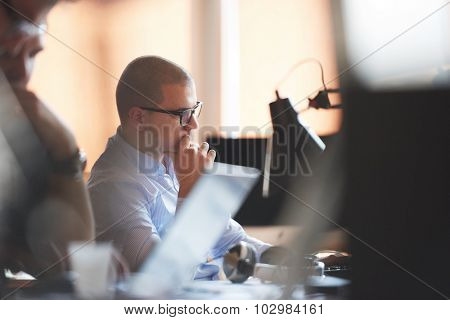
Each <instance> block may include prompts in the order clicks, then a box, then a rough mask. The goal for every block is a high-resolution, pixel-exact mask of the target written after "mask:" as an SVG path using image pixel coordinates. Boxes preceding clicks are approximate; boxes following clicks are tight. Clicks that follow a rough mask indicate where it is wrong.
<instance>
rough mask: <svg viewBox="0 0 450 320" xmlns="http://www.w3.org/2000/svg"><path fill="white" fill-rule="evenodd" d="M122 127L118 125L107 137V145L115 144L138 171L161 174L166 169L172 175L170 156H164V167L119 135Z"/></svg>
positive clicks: (145, 173) (146, 173)
mask: <svg viewBox="0 0 450 320" xmlns="http://www.w3.org/2000/svg"><path fill="white" fill-rule="evenodd" d="M121 132H122V129H121V127H120V126H119V127H118V128H117V132H116V134H115V135H114V136H112V137H111V138H109V140H108V144H107V147H108V148H110V147H113V146H116V147H117V148H118V149H119V150H120V152H121V153H122V154H123V155H124V156H125V157H126V158H127V160H129V161H130V162H131V163H132V164H133V166H135V167H136V168H137V170H138V171H139V173H141V174H144V175H146V176H148V175H153V176H154V175H158V176H162V175H164V174H165V173H166V171H168V173H169V175H170V176H172V177H173V176H174V175H175V174H174V168H173V163H172V160H171V159H170V157H167V156H164V158H163V161H162V162H163V163H165V164H166V165H167V166H168V167H167V170H166V167H165V166H164V164H163V163H161V162H159V161H157V160H155V159H154V158H153V157H152V156H150V155H148V154H146V153H143V152H140V151H139V150H138V149H136V148H135V147H133V146H132V145H130V144H129V143H128V142H127V141H126V140H125V139H124V138H123V137H122V135H121Z"/></svg>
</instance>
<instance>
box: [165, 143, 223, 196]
mask: <svg viewBox="0 0 450 320" xmlns="http://www.w3.org/2000/svg"><path fill="white" fill-rule="evenodd" d="M215 158H216V152H215V151H214V150H209V145H208V143H206V142H203V143H202V144H201V145H200V146H198V145H196V144H193V143H191V139H190V138H189V136H184V137H183V138H182V139H181V141H180V145H179V149H178V153H177V154H176V155H175V157H174V167H175V172H176V174H177V178H178V181H179V182H180V192H179V194H178V196H179V197H180V198H184V197H186V195H187V194H188V193H189V191H191V189H192V187H193V186H194V184H195V182H196V181H197V180H198V178H199V177H200V175H201V174H202V172H203V171H204V170H205V169H208V168H210V167H211V166H212V164H213V162H214V159H215Z"/></svg>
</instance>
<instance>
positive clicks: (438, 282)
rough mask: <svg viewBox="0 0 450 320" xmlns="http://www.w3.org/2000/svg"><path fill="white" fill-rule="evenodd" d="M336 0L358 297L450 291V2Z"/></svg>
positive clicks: (348, 222)
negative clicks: (449, 73) (449, 18)
mask: <svg viewBox="0 0 450 320" xmlns="http://www.w3.org/2000/svg"><path fill="white" fill-rule="evenodd" d="M331 3H332V11H333V14H334V15H333V20H334V30H335V31H336V48H337V52H338V61H339V71H340V72H341V73H342V74H343V78H341V79H340V80H341V81H340V82H341V84H342V89H343V90H342V92H343V94H342V100H343V106H344V108H345V114H344V141H345V146H344V148H343V156H344V165H343V167H342V168H341V170H342V171H343V172H344V175H345V178H346V179H345V180H346V181H345V183H346V188H345V196H344V197H343V199H344V203H343V207H342V212H343V216H342V219H341V220H340V223H341V224H342V225H344V226H345V227H346V230H347V231H348V233H349V234H350V235H351V237H350V250H351V252H352V254H353V258H352V269H353V271H352V277H353V278H352V290H351V292H352V298H355V299H445V298H448V297H449V296H450V275H449V273H448V272H446V270H445V269H446V268H445V266H446V265H447V262H448V258H447V257H446V256H447V254H446V252H448V247H449V242H448V230H450V219H449V212H450V197H449V191H450V166H449V146H450V141H449V136H450V132H449V129H450V126H449V124H448V119H450V105H449V101H450V90H449V88H450V81H449V80H450V78H449V77H448V76H447V77H443V79H444V80H436V78H438V79H441V78H442V77H441V76H440V75H441V74H442V73H443V72H444V73H445V72H447V74H448V70H449V67H450V63H449V62H450V61H449V59H450V55H449V52H450V51H449V43H450V42H449V41H448V39H450V28H449V26H448V23H449V22H448V15H449V10H450V6H448V3H447V4H444V5H442V2H439V1H428V2H422V3H420V4H419V3H414V6H412V5H410V3H409V2H406V1H395V2H387V1H386V2H381V3H380V2H379V1H364V3H360V2H359V1H350V0H348V1H332V2H331ZM402 32H403V34H402ZM400 34H402V35H401V36H398V35H400ZM396 36H397V37H396ZM380 40H383V41H380ZM375 44H377V45H376V46H374V45H375ZM352 66H355V67H352ZM445 70H447V71H445Z"/></svg>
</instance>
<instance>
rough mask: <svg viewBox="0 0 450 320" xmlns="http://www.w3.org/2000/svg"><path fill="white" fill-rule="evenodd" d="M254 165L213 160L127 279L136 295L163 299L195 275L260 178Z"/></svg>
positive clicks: (128, 286) (128, 287)
mask: <svg viewBox="0 0 450 320" xmlns="http://www.w3.org/2000/svg"><path fill="white" fill-rule="evenodd" d="M259 174H260V172H259V171H258V170H257V169H254V168H248V167H241V166H234V165H228V164H223V163H215V164H214V166H213V167H212V169H211V170H209V171H208V172H206V173H205V174H203V175H202V176H201V178H200V180H199V181H198V182H197V184H196V185H195V186H194V188H193V190H192V191H191V193H190V194H189V197H188V198H186V200H185V201H184V202H183V205H182V207H181V208H180V210H179V211H178V213H177V216H176V218H175V220H174V222H173V224H172V225H171V226H170V227H169V229H168V231H167V233H166V236H165V237H164V238H163V240H162V241H161V243H159V244H158V245H157V246H156V247H155V248H154V250H153V251H152V253H151V254H150V255H149V257H148V258H147V260H146V261H145V262H144V263H143V265H142V267H141V268H140V270H139V272H138V273H136V274H135V275H133V276H132V277H131V278H130V279H129V281H128V283H127V293H128V294H129V295H131V296H133V297H138V298H167V297H171V296H173V294H174V293H175V292H176V291H177V290H178V289H179V288H181V287H182V285H183V284H185V283H187V282H188V281H190V280H192V279H193V278H194V274H195V272H196V270H197V268H198V266H199V264H201V263H202V262H205V261H206V257H207V253H208V251H209V250H210V249H211V248H212V247H213V246H214V245H215V244H216V243H217V241H218V240H219V239H220V237H221V235H222V233H223V232H224V230H225V229H226V227H227V225H228V222H229V220H230V218H232V217H233V216H234V215H235V214H236V212H237V211H238V209H239V208H240V206H241V205H242V203H243V201H244V200H245V198H246V197H247V195H248V193H249V192H250V190H251V189H252V188H253V186H254V184H255V183H256V182H257V180H258V178H259Z"/></svg>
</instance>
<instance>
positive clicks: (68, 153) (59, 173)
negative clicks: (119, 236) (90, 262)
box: [0, 0, 94, 277]
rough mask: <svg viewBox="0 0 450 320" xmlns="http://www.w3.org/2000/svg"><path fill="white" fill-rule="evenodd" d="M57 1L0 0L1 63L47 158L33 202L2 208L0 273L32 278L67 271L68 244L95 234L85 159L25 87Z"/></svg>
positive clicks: (85, 239) (38, 100) (43, 104)
mask: <svg viewBox="0 0 450 320" xmlns="http://www.w3.org/2000/svg"><path fill="white" fill-rule="evenodd" d="M56 2H58V0H32V1H31V0H9V1H5V0H0V68H1V70H2V72H3V73H4V75H5V77H6V79H7V81H8V82H9V84H10V86H11V88H12V90H13V92H14V94H15V96H16V98H17V100H18V102H19V104H20V106H21V108H22V110H19V112H23V113H24V114H25V115H26V116H27V118H28V119H29V120H30V122H31V124H32V127H33V129H34V131H35V132H36V134H37V136H38V137H39V139H40V140H41V143H42V145H43V146H44V147H45V148H46V151H47V153H48V158H49V160H50V162H51V172H50V174H49V177H48V183H47V185H48V189H47V190H46V192H45V193H44V195H43V196H42V198H41V199H38V200H39V201H38V202H37V204H36V205H35V207H34V208H33V209H31V210H30V212H25V213H24V214H23V215H21V216H20V217H18V216H14V215H13V213H11V212H2V213H1V214H2V223H4V220H6V221H7V223H6V225H2V231H3V232H2V233H1V234H0V277H2V276H4V270H5V269H9V270H11V271H13V272H17V271H25V272H27V273H29V274H31V275H33V276H35V277H44V276H47V275H52V274H55V273H59V272H61V271H64V270H67V261H65V259H64V257H65V256H66V254H67V245H68V243H69V242H71V241H87V240H91V239H93V237H94V232H93V231H94V223H93V215H92V208H91V205H90V202H89V197H88V193H87V190H86V186H85V184H84V182H83V179H82V169H83V163H85V161H84V160H83V156H82V154H81V153H80V151H79V149H78V146H77V143H76V141H75V138H74V136H73V134H72V133H71V132H70V131H69V130H68V128H67V127H66V126H65V125H64V124H63V123H62V122H61V121H60V120H59V119H58V118H57V117H56V116H55V115H54V114H53V113H52V112H51V111H50V110H49V108H48V107H47V106H46V105H45V103H44V102H42V101H41V100H40V99H39V98H38V97H37V96H36V95H35V94H34V93H33V92H31V91H29V90H28V89H27V84H28V82H29V80H30V77H31V73H32V71H33V66H34V60H35V57H36V55H37V54H38V53H39V52H40V51H41V50H43V48H44V46H43V35H44V31H45V29H46V16H47V14H48V12H49V11H50V10H51V9H52V8H53V6H54V5H55V4H56ZM1 99H2V97H0V100H1ZM19 138H22V139H26V137H19ZM0 152H1V151H0ZM30 160H31V161H32V159H30ZM2 179H4V177H2ZM13 183H14V182H13ZM5 215H6V217H5ZM8 215H9V216H8Z"/></svg>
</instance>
